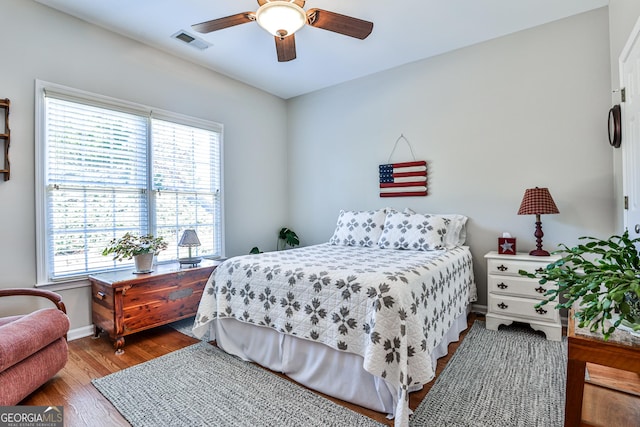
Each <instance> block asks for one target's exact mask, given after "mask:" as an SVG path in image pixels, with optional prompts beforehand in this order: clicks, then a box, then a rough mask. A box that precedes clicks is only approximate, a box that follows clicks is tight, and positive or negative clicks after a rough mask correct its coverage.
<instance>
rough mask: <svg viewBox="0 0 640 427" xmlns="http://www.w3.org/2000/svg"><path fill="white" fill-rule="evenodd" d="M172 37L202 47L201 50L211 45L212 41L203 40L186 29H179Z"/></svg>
mask: <svg viewBox="0 0 640 427" xmlns="http://www.w3.org/2000/svg"><path fill="white" fill-rule="evenodd" d="M171 37H172V38H174V39H178V40H180V41H182V42H185V43H186V44H188V45H189V46H192V47H195V48H196V49H200V50H205V49H206V48H208V47H209V46H211V43H208V42H206V41H204V40H202V39H201V38H198V37H196V36H194V35H192V34H189V33H187V32H186V31H184V30H180V31H178V32H177V33H175V34H173V35H172V36H171Z"/></svg>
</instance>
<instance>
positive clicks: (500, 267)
mask: <svg viewBox="0 0 640 427" xmlns="http://www.w3.org/2000/svg"><path fill="white" fill-rule="evenodd" d="M508 269H509V267H505V265H504V264H500V265H499V266H498V270H500V271H507V270H508Z"/></svg>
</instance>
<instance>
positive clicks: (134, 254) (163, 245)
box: [102, 233, 168, 273]
mask: <svg viewBox="0 0 640 427" xmlns="http://www.w3.org/2000/svg"><path fill="white" fill-rule="evenodd" d="M167 247H168V243H167V242H165V240H164V238H163V237H162V236H160V237H154V236H153V235H152V234H147V235H136V234H131V233H126V234H125V235H124V236H122V237H120V238H114V239H111V241H110V242H109V245H108V246H107V247H106V248H104V250H103V251H102V255H111V254H113V259H114V260H118V261H122V260H125V259H131V258H134V261H135V263H136V272H138V273H142V272H149V271H151V265H152V264H153V257H154V256H155V255H158V254H159V253H160V251H163V250H165V249H167Z"/></svg>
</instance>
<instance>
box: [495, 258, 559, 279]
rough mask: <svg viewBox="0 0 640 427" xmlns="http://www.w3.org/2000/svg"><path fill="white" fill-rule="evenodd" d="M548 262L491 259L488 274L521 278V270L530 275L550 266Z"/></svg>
mask: <svg viewBox="0 0 640 427" xmlns="http://www.w3.org/2000/svg"><path fill="white" fill-rule="evenodd" d="M548 264H549V263H548V262H545V261H542V262H533V261H521V260H516V259H514V260H505V259H489V260H487V272H488V273H489V274H494V275H509V276H520V273H518V272H519V271H520V270H524V271H526V272H528V273H535V272H536V270H539V269H542V270H544V269H545V267H546V266H547V265H548Z"/></svg>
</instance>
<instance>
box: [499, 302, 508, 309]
mask: <svg viewBox="0 0 640 427" xmlns="http://www.w3.org/2000/svg"><path fill="white" fill-rule="evenodd" d="M498 308H501V309H502V310H505V309H507V308H509V306H508V305H507V304H505V303H503V302H501V303H500V304H498Z"/></svg>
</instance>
